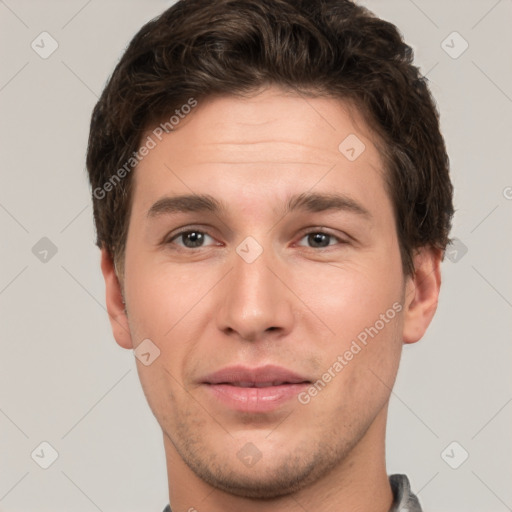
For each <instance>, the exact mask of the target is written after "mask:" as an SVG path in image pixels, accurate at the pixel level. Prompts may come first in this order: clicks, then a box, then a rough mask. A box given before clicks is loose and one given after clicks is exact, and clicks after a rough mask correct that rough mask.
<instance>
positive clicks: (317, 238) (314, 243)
mask: <svg viewBox="0 0 512 512" xmlns="http://www.w3.org/2000/svg"><path fill="white" fill-rule="evenodd" d="M304 239H307V243H310V244H311V245H310V247H311V248H313V249H322V248H324V247H328V246H330V245H335V244H336V243H346V242H345V241H344V240H342V239H341V238H339V237H337V236H334V235H332V234H331V233H326V232H325V231H310V232H309V233H306V234H305V235H304V236H303V237H302V238H301V240H304ZM333 240H334V241H335V243H330V242H332V241H333ZM298 245H302V244H300V243H299V244H298Z"/></svg>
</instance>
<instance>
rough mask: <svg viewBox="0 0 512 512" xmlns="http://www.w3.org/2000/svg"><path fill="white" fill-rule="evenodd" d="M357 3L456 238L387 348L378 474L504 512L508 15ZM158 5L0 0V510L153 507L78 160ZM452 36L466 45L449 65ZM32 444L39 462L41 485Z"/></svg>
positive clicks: (155, 459)
mask: <svg viewBox="0 0 512 512" xmlns="http://www.w3.org/2000/svg"><path fill="white" fill-rule="evenodd" d="M362 3H363V4H364V5H366V6H368V7H369V8H370V9H371V10H373V11H374V12H375V13H376V14H378V15H379V16H381V17H383V18H384V19H387V20H390V21H392V22H393V23H395V24H396V25H397V26H398V27H399V28H400V30H401V31H402V32H403V34H404V36H405V39H406V41H407V42H408V43H409V44H410V45H411V46H412V47H413V48H414V50H415V55H416V63H417V64H418V65H420V67H421V70H422V72H423V73H424V74H426V75H427V76H428V78H429V80H430V84H431V88H432V91H433V94H434V96H435V98H436V100H437V102H438V104H439V108H440V110H441V117H442V119H441V122H442V130H443V133H444V134H445V138H446V143H447V146H448V152H449V154H450V159H451V166H452V176H453V181H454V185H455V188H456V196H455V204H456V209H457V213H456V217H455V224H454V229H453V233H452V234H453V236H456V237H457V238H458V239H459V240H460V243H459V244H458V246H457V247H455V248H453V250H451V253H450V258H451V259H452V260H453V261H451V260H450V259H446V260H445V262H444V263H443V272H444V280H443V286H442V292H441V298H440V304H439V309H438V313H437V316H436V317H435V319H434V322H433V324H432V325H431V327H430V329H429V331H428V333H427V335H426V336H425V338H424V339H423V340H422V341H421V342H420V343H418V344H416V345H413V346H407V347H405V349H404V356H403V362H402V366H401V369H400V372H399V377H398V381H397V384H396V387H395V389H394V392H393V395H392V400H391V407H390V420H389V428H388V435H387V437H388V445H387V449H388V471H389V473H393V472H403V473H406V474H408V475H409V478H410V479H411V482H412V486H413V488H414V490H415V491H416V492H418V493H419V497H420V499H421V501H422V503H423V506H424V508H425V510H426V511H428V510H431V511H434V510H435V511H464V512H477V511H478V512H481V511H483V510H485V511H486V512H493V511H496V512H501V511H505V510H512V486H511V485H510V483H511V476H512V457H511V447H512V440H511V436H510V426H511V424H512V403H511V402H512V385H511V380H512V379H511V371H510V361H511V355H512V344H511V340H510V333H511V332H512V325H511V324H512V321H511V320H512V315H511V308H512V286H511V285H512V271H511V265H510V262H511V261H512V258H511V253H512V243H511V237H510V233H511V232H512V231H511V227H512V226H511V224H512V222H511V221H512V215H511V212H512V188H511V187H512V174H511V172H510V165H511V161H512V154H511V144H512V137H511V135H512V115H511V114H512V59H511V48H512V31H511V30H510V26H511V23H512V1H511V0H501V1H496V0H465V1H463V0H460V1H454V0H449V1H446V0H436V1H427V0H414V1H413V0H394V1H391V0H385V1H383V0H371V1H370V0H365V1H364V2H362ZM171 4H172V2H171V1H167V2H166V1H163V0H152V1H145V2H143V1H142V0H137V1H134V0H132V1H126V0H124V1H121V0H117V1H113V0H108V1H100V0H89V1H86V0H72V1H67V2H64V1H35V0H33V1H29V0H5V1H2V0H0V20H1V22H0V34H1V35H0V37H1V46H0V48H1V50H0V51H1V61H2V64H1V68H0V119H1V125H0V130H1V132H0V141H1V142H0V148H1V161H0V162H1V168H2V174H1V186H0V226H1V233H2V242H3V243H2V244H1V248H0V254H1V265H0V311H1V327H2V329H1V355H0V510H3V511H12V512H14V511H25V512H26V511H28V510H30V511H34V512H35V511H50V510H51V511H53V512H55V511H70V510H72V511H76V512H81V511H84V512H85V511H96V510H100V511H104V512H108V511H119V510H124V511H127V512H129V511H142V510H144V511H150V510H155V511H159V510H161V509H162V508H163V506H164V504H165V503H167V483H166V468H165V460H164V453H163V446H162V439H161V433H160V429H159V427H158V424H157V423H156V420H155V419H154V418H153V416H152V415H151V412H150V410H149V408H148V406H147V404H146V402H145V398H144V396H143V393H142V390H141V388H140V384H139V381H138V378H137V374H136V369H135V361H134V358H133V355H132V354H131V353H130V352H129V351H125V350H122V349H120V348H119V347H118V346H117V345H116V344H115V342H114V340H113V338H112V335H111V331H110V326H109V323H108V319H107V314H106V312H105V308H104V285H103V281H102V277H101V273H100V269H99V251H98V249H97V248H96V247H95V245H94V230H93V224H92V210H91V200H90V197H89V196H90V193H89V188H88V184H87V180H86V173H85V170H84V157H85V148H86V140H87V135H88V123H89V117H90V113H91V110H92V108H93V106H94V104H95V102H96V100H97V97H98V95H99V94H100V92H101V90H102V88H103V86H104V84H105V81H106V78H107V77H108V76H109V74H110V73H111V71H112V69H113V67H114V65H115V63H116V62H117V60H118V58H119V57H120V55H121V53H122V51H123V49H124V48H125V46H126V44H127V43H128V42H129V40H130V39H131V37H132V36H133V35H134V34H135V32H136V31H137V30H138V29H139V28H140V26H141V25H142V24H143V22H145V21H147V20H149V19H150V18H152V17H154V16H155V15H157V14H159V13H160V12H162V11H163V10H164V9H165V8H167V7H168V6H169V5H171ZM43 31H47V32H49V33H50V34H51V36H52V37H53V38H54V39H55V40H56V41H57V42H58V45H59V46H58V48H57V50H56V51H55V52H54V53H53V54H52V55H51V56H49V57H48V58H47V59H43V58H41V57H40V56H39V54H38V53H36V52H35V51H34V50H33V49H32V48H31V43H32V41H33V40H35V41H36V43H37V42H38V41H39V45H40V46H41V45H42V43H41V42H40V38H38V36H39V34H40V33H41V32H43ZM454 31H457V32H458V33H460V35H461V36H462V37H463V38H464V40H466V41H467V42H468V43H469V47H468V49H467V50H466V51H465V52H464V53H462V54H461V55H460V56H458V58H453V55H454V54H457V53H459V52H460V50H461V49H462V48H463V46H462V45H463V41H462V40H461V39H458V38H457V36H450V37H448V36H449V35H450V34H451V33H452V32H454ZM447 37H448V39H447ZM445 40H446V42H445V43H443V41H445ZM44 45H45V48H46V49H48V48H49V40H46V42H45V43H44ZM445 50H447V51H448V52H451V53H452V56H450V55H449V54H448V53H447V51H445ZM507 187H508V188H507ZM43 237H47V238H49V239H50V240H51V242H52V243H53V244H54V245H55V246H56V248H57V252H56V254H55V255H52V253H51V252H49V253H48V254H44V252H42V251H43V250H44V248H45V244H48V242H47V241H46V242H45V241H43V242H39V241H40V239H41V238H43ZM38 242H39V245H36V244H37V243H38ZM41 244H42V245H41ZM34 246H36V248H35V249H34V250H33V247H34ZM466 249H467V253H464V251H465V250H466ZM34 253H35V254H34ZM41 258H42V259H43V261H41ZM44 258H46V261H44ZM43 441H46V442H48V443H50V444H51V445H52V446H53V447H54V449H55V450H56V451H57V452H58V458H57V460H56V461H55V462H54V463H53V464H52V465H51V466H50V467H49V468H48V469H42V468H41V467H40V466H39V464H41V463H44V462H45V460H46V462H49V461H50V460H49V457H50V455H51V454H50V452H49V450H48V449H47V448H44V446H43V447H42V448H41V447H40V446H39V445H40V443H41V442H43ZM453 441H456V442H457V443H458V444H457V445H451V446H450V447H449V448H448V449H447V450H445V449H446V448H447V447H448V446H449V445H450V443H452V442H453ZM34 450H35V455H34V456H33V457H32V456H31V453H33V452H34ZM41 450H42V451H41ZM45 450H46V451H45ZM463 450H465V451H467V452H468V453H469V458H468V459H467V460H466V461H465V462H463V463H462V464H461V465H459V464H460V463H461V461H462V460H463V455H464V451H463ZM37 454H39V456H38V455H37ZM448 462H449V463H450V464H451V465H452V466H458V465H459V467H458V468H457V469H452V467H450V466H449V464H448ZM311 512H313V511H311Z"/></svg>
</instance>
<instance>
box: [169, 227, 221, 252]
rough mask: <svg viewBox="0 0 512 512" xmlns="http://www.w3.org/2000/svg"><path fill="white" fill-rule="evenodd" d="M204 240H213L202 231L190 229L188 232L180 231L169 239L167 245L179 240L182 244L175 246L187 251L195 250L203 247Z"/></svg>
mask: <svg viewBox="0 0 512 512" xmlns="http://www.w3.org/2000/svg"><path fill="white" fill-rule="evenodd" d="M206 238H210V239H211V240H213V238H212V237H211V236H210V235H208V234H207V233H205V232H204V231H199V230H197V229H191V230H188V231H182V232H181V233H178V234H177V235H174V236H173V237H172V238H171V239H169V240H168V242H167V243H168V244H171V243H177V242H176V240H180V241H181V242H182V243H181V244H179V243H177V245H179V246H181V247H185V248H187V249H197V248H201V247H204V242H205V239H206Z"/></svg>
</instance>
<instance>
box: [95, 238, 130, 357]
mask: <svg viewBox="0 0 512 512" xmlns="http://www.w3.org/2000/svg"><path fill="white" fill-rule="evenodd" d="M101 272H102V274H103V278H104V279H105V288H106V304H107V312H108V316H109V320H110V325H111V326H112V333H113V335H114V338H115V340H116V342H117V344H118V345H119V346H121V347H123V348H127V349H132V348H133V343H132V338H131V334H130V327H129V324H128V317H127V316H126V310H125V304H124V301H123V295H122V293H121V285H120V283H119V279H118V277H117V275H116V271H115V268H114V262H113V261H112V257H111V256H110V254H109V253H108V251H107V250H106V249H105V248H103V249H101Z"/></svg>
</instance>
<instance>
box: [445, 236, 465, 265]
mask: <svg viewBox="0 0 512 512" xmlns="http://www.w3.org/2000/svg"><path fill="white" fill-rule="evenodd" d="M467 252H468V246H467V245H466V244H465V243H464V242H462V241H461V240H459V239H458V238H454V239H453V240H452V241H451V242H450V243H449V244H448V246H447V247H446V252H445V254H446V257H447V258H448V259H449V260H450V261H451V262H452V263H457V262H459V261H460V260H461V259H462V258H463V257H464V256H465V255H466V253H467Z"/></svg>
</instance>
